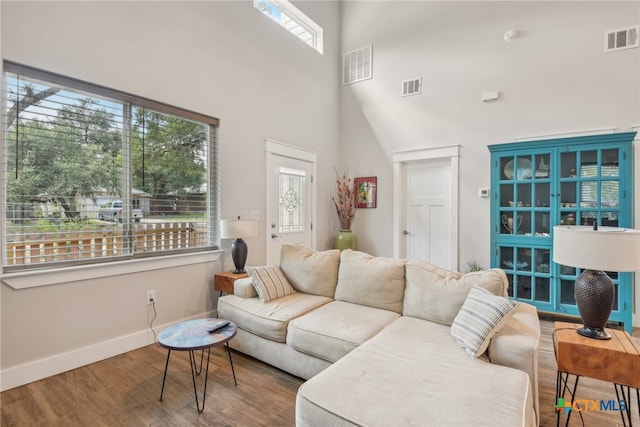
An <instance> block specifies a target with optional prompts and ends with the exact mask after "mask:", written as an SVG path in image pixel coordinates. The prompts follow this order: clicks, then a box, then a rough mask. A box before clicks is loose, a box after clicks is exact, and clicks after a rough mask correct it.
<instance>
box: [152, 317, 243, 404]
mask: <svg viewBox="0 0 640 427" xmlns="http://www.w3.org/2000/svg"><path fill="white" fill-rule="evenodd" d="M220 320H221V319H215V318H206V319H195V320H187V321H185V322H180V323H176V324H175V325H172V326H169V327H168V328H167V329H165V330H164V331H162V332H161V333H160V334H159V335H158V344H160V345H161V346H162V347H164V348H166V349H167V350H169V353H168V354H167V363H166V364H165V367H164V377H163V378H162V391H161V392H160V400H162V397H163V395H164V384H165V381H166V379H167V369H168V368H169V358H170V357H171V351H172V350H176V351H188V352H189V362H190V365H191V378H192V379H193V392H194V394H195V396H196V407H197V409H198V412H202V411H204V401H205V398H206V397H207V379H208V378H209V359H210V356H211V347H216V346H218V345H222V344H224V345H225V347H227V353H228V354H229V364H230V365H231V372H232V373H233V383H234V384H236V385H237V384H238V383H237V381H236V372H235V370H234V369H233V360H232V359H231V349H230V348H229V340H231V339H232V338H233V337H235V336H236V333H237V332H238V329H237V327H236V324H235V323H233V322H229V325H227V326H226V327H225V328H223V329H220V330H217V331H215V332H209V330H210V329H211V328H212V326H214V325H215V324H216V322H219V321H220ZM196 350H202V354H201V355H200V367H199V368H198V367H197V364H196V356H195V354H194V352H195V351H196ZM205 350H206V352H207V367H206V370H205V378H204V390H203V392H202V408H201V407H200V404H199V399H198V390H197V388H196V375H200V373H201V372H202V363H203V361H204V353H205Z"/></svg>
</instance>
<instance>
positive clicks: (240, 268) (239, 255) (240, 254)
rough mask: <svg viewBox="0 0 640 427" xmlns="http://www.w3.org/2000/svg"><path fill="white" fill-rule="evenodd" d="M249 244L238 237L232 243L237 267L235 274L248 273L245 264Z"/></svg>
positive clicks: (232, 251)
mask: <svg viewBox="0 0 640 427" xmlns="http://www.w3.org/2000/svg"><path fill="white" fill-rule="evenodd" d="M247 252H248V249H247V244H246V243H245V242H244V240H242V239H236V240H234V241H233V243H232V244H231V258H232V259H233V265H234V266H235V267H236V269H235V270H234V271H233V274H242V273H246V271H245V269H244V264H245V262H246V261H247Z"/></svg>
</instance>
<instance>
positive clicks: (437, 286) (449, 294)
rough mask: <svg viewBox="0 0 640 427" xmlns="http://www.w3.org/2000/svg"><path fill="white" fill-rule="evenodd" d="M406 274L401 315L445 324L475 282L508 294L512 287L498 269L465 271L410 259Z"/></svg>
mask: <svg viewBox="0 0 640 427" xmlns="http://www.w3.org/2000/svg"><path fill="white" fill-rule="evenodd" d="M406 275H407V279H406V281H407V283H406V289H405V298H404V304H403V309H402V314H403V315H405V316H412V317H417V318H420V319H424V320H430V321H432V322H437V323H441V324H443V325H451V323H452V322H453V319H454V318H455V317H456V315H457V314H458V311H460V307H462V304H464V301H465V299H466V298H467V294H468V293H469V290H470V289H471V287H472V286H473V285H477V286H479V287H481V288H484V289H486V290H488V291H489V292H491V293H492V294H494V295H502V296H507V287H508V286H509V282H508V280H507V276H506V274H505V273H504V271H503V270H501V269H498V268H496V269H491V270H486V271H477V272H472V273H467V274H462V273H458V272H452V271H448V270H444V269H442V268H440V267H437V266H434V265H433V264H429V263H426V262H423V261H415V260H410V261H408V262H407V265H406Z"/></svg>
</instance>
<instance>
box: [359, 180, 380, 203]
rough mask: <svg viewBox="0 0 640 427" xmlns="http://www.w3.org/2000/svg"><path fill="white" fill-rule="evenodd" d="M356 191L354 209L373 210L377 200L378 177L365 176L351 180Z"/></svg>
mask: <svg viewBox="0 0 640 427" xmlns="http://www.w3.org/2000/svg"><path fill="white" fill-rule="evenodd" d="M353 183H354V186H355V190H356V207H358V208H375V207H376V205H377V199H378V192H377V187H378V177H377V176H366V177H358V178H354V180H353Z"/></svg>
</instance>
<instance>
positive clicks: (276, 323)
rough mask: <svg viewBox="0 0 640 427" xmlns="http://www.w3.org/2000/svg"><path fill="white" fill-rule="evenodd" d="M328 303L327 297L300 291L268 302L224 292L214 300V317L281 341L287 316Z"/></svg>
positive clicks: (294, 315) (298, 314)
mask: <svg viewBox="0 0 640 427" xmlns="http://www.w3.org/2000/svg"><path fill="white" fill-rule="evenodd" d="M328 302H331V298H327V297H321V296H318V295H309V294H303V293H302V292H296V293H293V294H291V295H287V296H286V297H282V298H278V299H275V300H273V301H269V302H262V301H260V299H259V298H241V297H238V296H235V295H225V296H223V297H221V298H219V299H218V317H220V318H222V319H227V320H231V321H232V322H234V323H235V324H236V325H238V327H239V328H241V329H244V330H245V331H248V332H251V333H253V334H255V335H259V336H261V337H264V338H268V339H270V340H273V341H278V342H282V343H283V342H285V341H286V337H287V325H288V324H289V321H290V320H291V319H295V318H296V317H298V316H301V315H303V314H305V313H307V312H309V311H311V310H313V309H314V308H317V307H320V306H321V305H324V304H326V303H328Z"/></svg>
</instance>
